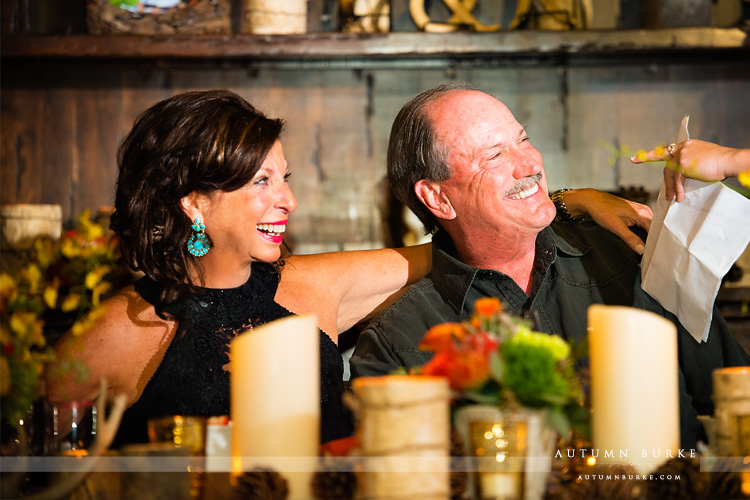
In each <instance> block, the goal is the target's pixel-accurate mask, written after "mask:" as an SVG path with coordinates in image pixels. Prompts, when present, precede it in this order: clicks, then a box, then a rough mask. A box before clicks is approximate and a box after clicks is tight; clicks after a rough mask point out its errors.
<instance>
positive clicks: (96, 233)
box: [78, 208, 104, 241]
mask: <svg viewBox="0 0 750 500" xmlns="http://www.w3.org/2000/svg"><path fill="white" fill-rule="evenodd" d="M78 224H79V225H80V226H81V228H82V229H83V232H84V233H85V234H86V240H87V241H92V240H95V239H97V238H99V237H101V236H103V235H104V230H103V229H102V226H100V225H99V224H97V223H95V222H92V221H91V210H89V209H88V208H87V209H86V210H84V211H83V212H81V215H79V216H78Z"/></svg>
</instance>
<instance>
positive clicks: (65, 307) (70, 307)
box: [60, 293, 81, 312]
mask: <svg viewBox="0 0 750 500" xmlns="http://www.w3.org/2000/svg"><path fill="white" fill-rule="evenodd" d="M80 304H81V295H80V294H77V293H72V294H70V295H68V296H67V297H65V299H64V300H63V303H62V305H61V306H60V309H62V311H63V312H70V311H75V310H76V309H78V306H79V305H80Z"/></svg>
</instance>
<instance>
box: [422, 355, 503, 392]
mask: <svg viewBox="0 0 750 500" xmlns="http://www.w3.org/2000/svg"><path fill="white" fill-rule="evenodd" d="M422 375H428V376H437V377H447V378H448V383H449V384H450V387H451V389H453V390H454V391H462V390H464V389H470V388H472V387H476V386H477V385H479V384H481V383H482V382H484V381H485V380H487V377H489V367H488V364H487V358H486V357H485V356H483V355H482V353H480V352H476V351H456V350H448V351H442V352H438V353H437V354H435V356H433V358H432V359H431V360H430V361H429V362H428V363H427V364H426V365H424V368H423V369H422Z"/></svg>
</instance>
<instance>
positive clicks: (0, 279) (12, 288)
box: [0, 273, 18, 299]
mask: <svg viewBox="0 0 750 500" xmlns="http://www.w3.org/2000/svg"><path fill="white" fill-rule="evenodd" d="M17 290H18V285H16V281H15V280H14V279H13V277H12V276H11V275H10V274H8V273H0V297H2V298H3V299H10V297H12V296H13V294H15V293H16V291H17Z"/></svg>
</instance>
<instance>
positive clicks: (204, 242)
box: [187, 219, 211, 257]
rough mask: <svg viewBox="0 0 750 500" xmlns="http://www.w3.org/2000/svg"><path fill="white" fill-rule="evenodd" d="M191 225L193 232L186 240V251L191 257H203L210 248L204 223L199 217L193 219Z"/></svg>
mask: <svg viewBox="0 0 750 500" xmlns="http://www.w3.org/2000/svg"><path fill="white" fill-rule="evenodd" d="M191 227H192V229H193V231H195V232H194V233H193V234H191V235H190V239H189V240H188V243H187V247H188V252H190V255H192V256H193V257H203V256H204V255H206V254H207V253H208V251H209V250H211V241H210V240H209V239H208V236H206V225H205V224H203V223H202V222H201V220H200V219H195V222H193V225H192V226H191Z"/></svg>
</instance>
